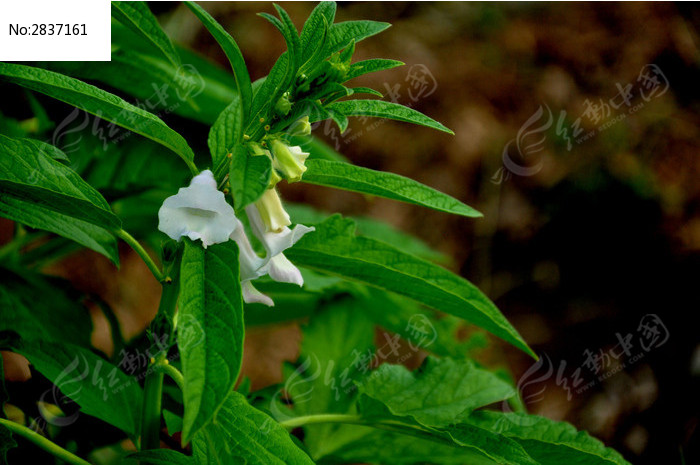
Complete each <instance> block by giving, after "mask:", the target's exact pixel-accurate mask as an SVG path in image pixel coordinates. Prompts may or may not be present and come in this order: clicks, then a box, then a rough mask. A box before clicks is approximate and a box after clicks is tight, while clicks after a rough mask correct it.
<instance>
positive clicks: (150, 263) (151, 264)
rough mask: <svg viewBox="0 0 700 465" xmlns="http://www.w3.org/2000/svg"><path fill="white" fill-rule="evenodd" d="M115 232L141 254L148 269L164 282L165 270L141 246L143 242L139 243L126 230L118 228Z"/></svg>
mask: <svg viewBox="0 0 700 465" xmlns="http://www.w3.org/2000/svg"><path fill="white" fill-rule="evenodd" d="M114 233H115V234H116V235H117V237H119V238H120V239H122V240H123V241H124V242H126V243H127V244H129V247H131V248H132V249H134V252H136V253H137V254H139V256H140V257H141V259H142V260H143V261H144V262H145V263H146V266H147V267H148V269H149V270H151V273H153V276H155V277H156V279H157V280H158V281H159V282H161V283H162V282H163V281H164V280H165V278H166V277H165V276H164V275H163V272H162V271H160V269H159V268H158V265H156V264H155V262H154V261H153V259H152V258H151V256H150V255H148V252H146V250H145V249H144V248H143V247H142V246H141V244H139V242H138V241H137V240H136V239H134V237H133V236H132V235H131V234H129V233H128V232H126V231H124V230H123V229H118V230H116V231H114Z"/></svg>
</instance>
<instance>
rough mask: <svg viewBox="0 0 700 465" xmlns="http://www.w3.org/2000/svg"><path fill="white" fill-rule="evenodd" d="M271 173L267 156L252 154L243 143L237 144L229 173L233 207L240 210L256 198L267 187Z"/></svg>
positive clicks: (270, 163)
mask: <svg viewBox="0 0 700 465" xmlns="http://www.w3.org/2000/svg"><path fill="white" fill-rule="evenodd" d="M271 175H272V162H271V161H270V159H269V158H268V157H267V156H265V155H252V154H250V153H249V152H248V149H247V148H246V146H245V145H241V144H239V145H237V146H236V147H235V148H234V149H233V158H232V160H231V170H230V174H229V180H230V182H231V192H232V193H233V201H234V207H235V209H236V210H237V211H242V209H243V208H245V207H246V206H247V205H250V204H251V203H253V202H255V201H256V200H258V199H259V198H260V196H261V195H262V194H263V193H264V192H265V190H266V189H267V188H268V186H269V184H270V176H271Z"/></svg>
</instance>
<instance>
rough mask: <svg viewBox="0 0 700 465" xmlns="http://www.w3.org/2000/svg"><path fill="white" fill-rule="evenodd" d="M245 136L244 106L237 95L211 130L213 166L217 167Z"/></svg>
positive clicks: (210, 144) (210, 140)
mask: <svg viewBox="0 0 700 465" xmlns="http://www.w3.org/2000/svg"><path fill="white" fill-rule="evenodd" d="M242 137H243V107H242V106H241V99H240V97H238V95H236V96H235V97H234V98H233V101H232V102H231V103H230V104H229V105H228V106H227V107H226V108H225V109H224V111H222V112H221V114H220V115H219V117H218V118H217V119H216V122H215V123H214V125H213V126H212V127H211V130H210V131H209V139H208V141H207V142H208V144H209V152H211V161H212V167H213V168H217V167H218V166H219V165H220V164H221V163H222V162H223V161H224V160H225V159H226V156H227V155H228V154H229V153H231V151H232V149H233V147H234V146H235V145H236V144H238V143H240V142H241V138H242Z"/></svg>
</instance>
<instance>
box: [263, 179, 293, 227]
mask: <svg viewBox="0 0 700 465" xmlns="http://www.w3.org/2000/svg"><path fill="white" fill-rule="evenodd" d="M255 208H256V209H257V210H258V211H259V212H260V215H259V216H260V217H261V218H262V222H263V224H264V225H265V230H266V231H268V232H279V231H282V229H284V228H285V227H287V226H289V225H290V224H292V222H291V221H290V220H289V214H288V213H287V212H286V210H285V209H284V207H283V206H282V200H281V199H280V196H279V194H278V193H277V190H276V189H275V188H274V187H273V188H271V189H267V190H266V191H265V192H264V193H263V195H262V196H261V197H260V198H259V199H258V200H256V201H255Z"/></svg>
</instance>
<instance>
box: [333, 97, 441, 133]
mask: <svg viewBox="0 0 700 465" xmlns="http://www.w3.org/2000/svg"><path fill="white" fill-rule="evenodd" d="M328 109H329V110H337V111H339V112H341V113H343V114H344V115H347V116H373V117H376V118H388V119H393V120H396V121H403V122H405V123H413V124H419V125H421V126H427V127H429V128H433V129H437V130H439V131H443V132H446V133H448V134H454V132H452V130H450V129H449V128H446V127H445V126H443V125H442V124H441V123H438V122H437V121H435V120H434V119H432V118H430V117H428V116H425V115H424V114H423V113H421V112H419V111H416V110H414V109H412V108H408V107H405V106H403V105H399V104H398V103H392V102H386V101H384V100H344V101H342V102H334V103H331V104H330V105H328Z"/></svg>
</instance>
